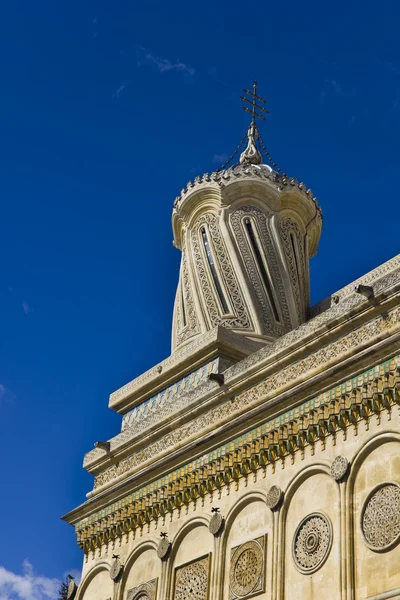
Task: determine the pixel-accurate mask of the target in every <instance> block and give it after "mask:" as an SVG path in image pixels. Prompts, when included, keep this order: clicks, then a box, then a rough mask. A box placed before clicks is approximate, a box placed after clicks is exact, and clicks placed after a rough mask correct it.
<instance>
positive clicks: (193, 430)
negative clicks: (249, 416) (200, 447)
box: [94, 308, 400, 489]
mask: <svg viewBox="0 0 400 600" xmlns="http://www.w3.org/2000/svg"><path fill="white" fill-rule="evenodd" d="M399 327H400V308H397V309H395V310H393V311H392V312H390V313H389V314H388V315H387V316H386V318H382V317H379V318H377V319H375V320H373V321H370V322H368V323H367V324H365V325H364V326H362V327H359V328H358V329H355V330H354V331H352V332H351V333H349V334H347V335H345V336H343V337H341V338H339V339H337V340H335V341H334V342H331V343H330V344H328V345H327V346H324V347H322V348H320V349H319V350H317V351H315V352H312V353H310V354H309V355H308V356H306V357H305V358H303V359H301V360H299V361H297V362H295V363H292V364H290V365H288V366H287V367H285V368H281V369H280V370H279V371H277V372H276V373H274V374H273V375H271V376H270V377H267V378H266V379H264V380H262V381H260V382H259V383H258V384H256V385H254V386H252V387H250V388H248V389H246V390H244V391H243V392H241V393H240V394H237V395H236V396H234V397H233V399H232V398H227V399H226V400H225V401H224V402H220V403H219V404H218V405H217V406H216V407H215V408H212V409H211V410H209V411H208V412H207V413H205V414H203V415H201V416H200V417H197V418H195V419H192V420H191V421H190V422H189V423H187V424H185V425H182V426H181V427H180V428H177V429H175V430H174V431H172V432H171V433H168V434H167V435H165V436H163V437H160V438H159V439H158V440H157V441H156V442H154V443H153V444H151V446H148V447H145V448H143V449H141V450H138V451H137V452H135V453H133V454H132V455H131V456H128V457H127V458H124V459H123V460H121V461H120V462H119V463H118V465H112V466H111V467H108V468H107V469H105V470H104V471H103V472H101V473H99V474H98V475H96V477H95V484H94V488H95V489H96V488H97V487H99V486H102V485H104V484H105V483H108V482H110V481H112V480H113V479H115V478H116V477H118V476H119V475H122V474H124V473H127V472H128V471H130V470H132V469H134V468H135V467H137V466H142V465H143V463H144V462H146V461H148V460H150V459H154V457H156V456H157V455H160V454H162V453H163V452H165V451H166V450H170V449H172V448H173V447H174V446H176V445H177V444H181V443H182V442H183V441H185V440H187V439H189V438H190V437H192V436H193V435H195V434H204V433H205V431H206V430H207V429H206V428H207V427H209V428H214V427H216V426H218V425H219V424H220V423H221V422H223V421H226V419H227V418H230V419H231V418H233V417H235V416H237V415H239V414H241V413H243V411H244V410H247V409H248V407H250V406H252V405H256V404H258V403H259V402H260V401H261V400H264V401H265V400H267V399H268V398H273V397H274V396H276V394H277V392H278V391H279V392H280V391H282V390H284V389H288V388H289V387H290V386H291V385H293V384H294V382H295V381H297V380H298V379H299V378H300V377H304V376H305V375H308V376H311V374H312V373H313V372H316V371H318V370H321V366H322V365H324V366H325V368H326V366H328V365H329V364H332V362H333V361H334V360H336V358H337V357H338V356H343V355H344V354H345V353H346V352H349V351H352V350H353V349H354V348H355V347H357V346H359V345H360V344H365V343H367V342H369V341H370V340H373V339H376V338H377V337H378V336H379V335H381V334H382V333H387V332H389V331H391V330H398V329H399ZM324 398H325V399H326V400H328V398H327V395H326V393H325V394H323V395H321V399H324ZM232 400H234V401H232ZM326 400H325V401H324V404H326ZM180 401H182V403H183V404H184V403H185V402H187V399H186V398H185V397H182V398H181V399H178V400H177V403H176V404H175V410H176V409H177V407H178V406H179V404H180ZM305 404H306V412H307V410H308V404H307V403H305ZM319 404H320V403H319ZM294 410H297V409H294ZM294 410H293V412H292V414H291V416H290V417H289V421H293V420H294V418H295V413H294ZM282 417H283V415H282V416H279V417H277V418H276V419H274V423H275V427H276V426H277V425H278V423H279V425H278V427H280V426H281V425H282V424H283V423H284V422H286V421H283V420H282ZM275 427H274V426H273V427H272V428H275Z"/></svg>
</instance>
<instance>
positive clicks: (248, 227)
mask: <svg viewBox="0 0 400 600" xmlns="http://www.w3.org/2000/svg"><path fill="white" fill-rule="evenodd" d="M244 225H245V227H246V231H247V235H248V236H249V240H250V245H251V248H252V250H253V254H254V257H255V259H256V263H257V267H258V270H259V272H260V275H261V279H262V282H263V284H264V287H265V290H266V292H267V296H268V298H269V301H270V304H271V307H272V312H273V313H274V317H275V320H276V321H277V322H278V323H279V322H280V319H279V313H278V309H277V306H276V303H275V299H274V293H273V291H272V285H271V281H270V278H269V276H268V273H267V270H266V268H265V265H264V261H263V259H262V256H261V252H260V248H259V247H258V243H257V239H256V236H255V235H254V230H253V226H252V224H251V221H250V219H245V220H244Z"/></svg>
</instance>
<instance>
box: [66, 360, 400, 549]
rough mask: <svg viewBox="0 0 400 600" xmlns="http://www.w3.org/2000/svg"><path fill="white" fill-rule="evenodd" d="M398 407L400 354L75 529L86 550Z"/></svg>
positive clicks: (116, 503)
mask: <svg viewBox="0 0 400 600" xmlns="http://www.w3.org/2000/svg"><path fill="white" fill-rule="evenodd" d="M395 405H400V356H396V357H394V358H391V359H389V360H387V361H385V362H383V363H381V364H380V365H377V366H375V367H373V368H371V369H368V370H366V371H364V372H362V373H360V374H359V375H357V376H355V377H353V378H351V379H349V380H347V381H345V382H343V383H341V384H340V385H337V386H335V387H334V388H332V389H330V390H329V391H327V392H325V393H323V394H321V395H319V396H317V397H314V398H311V399H309V400H307V401H306V402H304V403H302V404H301V405H299V406H297V407H295V408H293V409H291V410H289V411H287V412H285V413H283V414H281V415H279V416H278V417H276V418H275V419H272V420H271V421H268V422H266V423H264V424H262V425H260V426H259V427H256V428H254V429H252V430H251V431H248V432H246V433H244V434H242V435H240V436H238V437H236V438H234V439H233V440H231V441H230V442H228V443H227V444H224V445H222V446H221V447H219V448H218V449H216V450H213V451H212V452H209V453H207V454H205V455H204V456H203V457H202V458H201V459H196V460H194V461H192V462H190V463H188V464H186V465H185V466H183V467H181V468H179V469H177V470H175V471H173V472H171V473H168V474H167V475H165V476H163V477H162V478H160V479H158V480H156V481H153V482H151V483H150V484H148V485H146V486H144V487H142V488H140V489H139V490H136V491H135V492H133V493H131V494H129V495H128V496H126V497H125V498H123V499H122V500H119V501H118V502H114V503H112V504H110V505H109V506H108V507H107V508H105V509H103V510H101V511H99V512H97V513H94V514H93V515H91V516H90V517H88V518H86V519H83V520H82V521H80V522H78V523H77V524H76V532H77V536H78V543H79V545H80V546H81V547H82V548H83V549H84V550H85V552H89V551H90V550H93V549H95V548H97V547H99V546H101V545H102V544H105V543H108V542H109V541H110V540H113V539H116V538H117V537H120V536H122V535H123V534H124V533H127V532H129V531H130V530H132V529H136V528H140V527H143V525H145V524H146V523H149V522H150V521H153V520H157V519H159V518H163V517H164V516H165V515H167V514H172V513H173V512H174V510H177V509H180V508H181V507H182V506H185V505H186V506H187V505H189V504H190V503H193V502H196V501H197V500H198V499H199V498H202V497H204V496H205V495H207V494H210V493H211V492H213V491H214V490H218V489H221V488H223V487H225V486H229V485H231V483H234V482H237V481H238V480H239V479H242V478H247V477H248V476H249V475H252V474H255V473H256V472H257V471H258V470H260V469H261V470H262V469H265V468H266V467H267V465H274V464H275V463H276V462H278V461H285V460H286V458H287V457H289V458H290V459H294V457H295V456H296V454H297V453H303V452H304V451H305V448H306V447H311V448H313V446H315V444H318V443H322V444H324V443H325V440H326V438H327V437H328V436H336V435H337V434H338V432H340V431H341V432H344V433H345V432H346V430H347V429H348V428H349V427H353V428H357V427H359V426H360V424H362V423H364V424H365V425H366V426H368V424H369V421H370V419H371V418H372V417H373V416H376V417H378V418H379V415H380V413H381V412H382V411H389V412H390V411H391V410H392V407H393V406H395Z"/></svg>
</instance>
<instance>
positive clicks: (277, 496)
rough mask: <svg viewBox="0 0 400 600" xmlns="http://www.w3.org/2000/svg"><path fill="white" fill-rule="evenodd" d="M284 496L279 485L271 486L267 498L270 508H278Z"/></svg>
mask: <svg viewBox="0 0 400 600" xmlns="http://www.w3.org/2000/svg"><path fill="white" fill-rule="evenodd" d="M282 498H283V492H282V490H281V488H280V487H278V486H277V485H273V486H272V487H270V488H269V490H268V493H267V500H266V504H267V506H268V508H270V509H271V510H275V509H277V508H278V506H279V505H280V503H281V500H282Z"/></svg>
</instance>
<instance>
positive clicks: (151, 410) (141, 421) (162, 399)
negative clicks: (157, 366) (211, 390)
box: [122, 358, 218, 431]
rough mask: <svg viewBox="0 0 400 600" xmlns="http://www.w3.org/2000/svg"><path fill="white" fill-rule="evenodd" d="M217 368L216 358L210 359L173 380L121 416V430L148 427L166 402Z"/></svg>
mask: <svg viewBox="0 0 400 600" xmlns="http://www.w3.org/2000/svg"><path fill="white" fill-rule="evenodd" d="M217 369H218V359H217V358H215V359H214V360H212V361H210V362H209V363H207V364H205V365H202V366H201V367H200V368H198V369H196V370H195V371H192V372H191V373H188V374H187V375H186V376H185V377H183V378H182V379H179V380H178V381H175V382H174V383H173V384H172V385H170V386H169V387H167V388H165V389H163V390H161V391H160V392H158V394H155V395H154V396H152V397H151V398H149V399H148V400H145V402H142V403H141V404H138V406H135V408H133V409H132V410H130V411H129V412H128V413H126V414H125V415H124V416H123V418H122V431H124V430H125V429H127V428H128V427H135V429H136V428H137V427H140V430H141V431H143V429H144V428H146V427H149V422H150V423H152V422H154V415H155V414H157V415H160V412H161V411H162V410H163V408H164V405H165V404H166V403H169V404H172V403H173V402H174V401H175V399H176V398H177V397H178V396H179V395H180V394H187V393H188V392H189V391H190V390H192V389H194V388H195V387H196V386H197V385H199V383H202V382H203V381H205V380H206V379H207V377H208V375H209V374H210V373H216V372H217Z"/></svg>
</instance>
